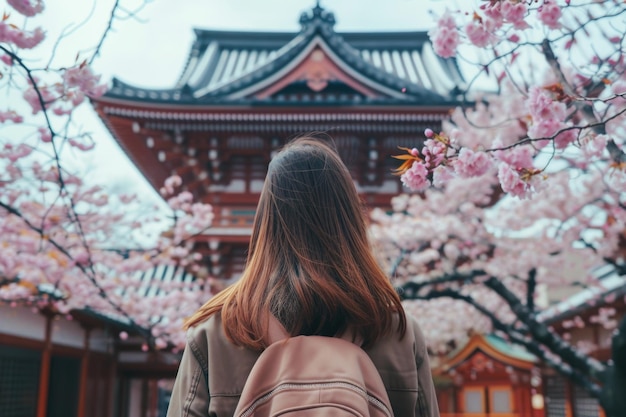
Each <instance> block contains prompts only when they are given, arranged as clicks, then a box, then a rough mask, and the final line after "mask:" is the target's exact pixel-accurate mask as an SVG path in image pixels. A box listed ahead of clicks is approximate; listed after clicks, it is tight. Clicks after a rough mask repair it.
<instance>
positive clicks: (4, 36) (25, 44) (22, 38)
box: [0, 20, 45, 49]
mask: <svg viewBox="0 0 626 417" xmlns="http://www.w3.org/2000/svg"><path fill="white" fill-rule="evenodd" d="M44 38H45V33H44V31H43V30H42V29H41V28H36V29H34V30H33V31H22V30H20V29H18V28H17V27H15V26H12V25H10V24H8V23H7V22H6V21H5V20H0V42H4V43H10V44H14V45H15V46H17V47H18V48H22V49H32V48H34V47H36V46H37V45H39V44H40V43H41V41H43V40H44Z"/></svg>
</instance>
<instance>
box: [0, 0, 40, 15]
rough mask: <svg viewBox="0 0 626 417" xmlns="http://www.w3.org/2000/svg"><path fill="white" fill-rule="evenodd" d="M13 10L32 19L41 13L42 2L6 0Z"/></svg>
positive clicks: (36, 0)
mask: <svg viewBox="0 0 626 417" xmlns="http://www.w3.org/2000/svg"><path fill="white" fill-rule="evenodd" d="M7 3H8V4H10V5H11V6H12V7H13V8H14V9H15V10H17V11H18V12H19V13H21V14H23V15H24V16H28V17H32V16H35V15H36V14H38V13H41V12H42V11H43V1H42V0H7Z"/></svg>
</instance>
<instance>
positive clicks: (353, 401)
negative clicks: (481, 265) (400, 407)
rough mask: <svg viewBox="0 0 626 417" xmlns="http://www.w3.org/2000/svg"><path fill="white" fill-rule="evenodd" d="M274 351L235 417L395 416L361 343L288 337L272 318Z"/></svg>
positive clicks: (260, 363) (258, 367)
mask: <svg viewBox="0 0 626 417" xmlns="http://www.w3.org/2000/svg"><path fill="white" fill-rule="evenodd" d="M270 320H271V321H270V335H269V338H268V339H269V342H270V346H269V347H268V348H267V349H266V350H265V351H263V353H262V354H261V356H260V357H259V358H258V360H257V361H256V363H255V364H254V367H253V368H252V371H251V372H250V375H249V376H248V379H247V381H246V384H245V386H244V388H243V392H242V394H241V398H240V399H239V403H238V405H237V409H236V411H235V417H250V416H254V417H265V416H285V417H287V416H304V417H316V416H332V417H342V416H346V417H348V416H350V417H354V416H381V417H392V416H393V410H392V408H391V405H390V402H389V397H388V396H387V391H386V390H385V385H384V384H383V381H382V379H381V377H380V374H379V373H378V370H377V369H376V367H375V366H374V363H373V362H372V360H371V359H370V358H369V356H368V355H367V354H366V353H365V351H364V350H363V349H361V348H360V347H359V346H357V345H356V344H354V343H352V342H350V341H348V340H344V339H341V338H337V337H324V336H297V337H291V338H290V337H288V336H287V334H286V332H285V330H284V328H283V327H282V325H280V323H279V322H278V320H276V319H275V318H273V317H271V318H270Z"/></svg>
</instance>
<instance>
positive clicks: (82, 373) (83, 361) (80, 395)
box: [77, 328, 91, 417]
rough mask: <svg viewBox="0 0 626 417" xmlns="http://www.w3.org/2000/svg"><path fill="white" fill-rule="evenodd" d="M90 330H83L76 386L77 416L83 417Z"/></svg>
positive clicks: (87, 375) (87, 374)
mask: <svg viewBox="0 0 626 417" xmlns="http://www.w3.org/2000/svg"><path fill="white" fill-rule="evenodd" d="M90 334H91V329H88V328H85V341H84V343H83V354H82V357H81V360H80V382H79V385H78V415H77V417H85V399H86V397H87V378H88V377H89V336H90Z"/></svg>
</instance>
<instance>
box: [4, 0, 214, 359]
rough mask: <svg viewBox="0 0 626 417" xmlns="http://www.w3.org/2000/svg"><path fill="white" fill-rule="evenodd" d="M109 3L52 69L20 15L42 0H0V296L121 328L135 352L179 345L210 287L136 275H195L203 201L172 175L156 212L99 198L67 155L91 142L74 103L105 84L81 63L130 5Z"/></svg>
mask: <svg viewBox="0 0 626 417" xmlns="http://www.w3.org/2000/svg"><path fill="white" fill-rule="evenodd" d="M119 3H120V2H115V5H114V6H113V10H112V11H111V15H110V19H109V22H108V25H107V29H106V30H105V32H104V34H103V35H102V37H101V39H100V41H99V43H98V44H97V46H96V47H95V48H94V50H93V52H92V53H91V54H90V55H89V56H81V55H80V54H78V55H77V58H76V60H75V61H73V62H69V63H62V64H59V65H52V64H51V63H52V62H53V58H54V56H53V55H54V53H55V50H53V51H52V52H51V53H50V54H51V55H52V56H50V57H49V60H48V62H47V63H46V62H45V61H44V60H43V59H44V57H43V55H44V54H46V53H48V52H46V51H45V50H44V51H38V50H37V48H38V47H40V45H41V43H42V41H44V39H45V36H46V31H45V30H44V29H43V28H42V27H38V26H33V23H32V19H34V18H36V17H37V16H38V15H39V14H40V13H42V12H43V11H44V3H43V1H41V0H7V4H6V6H7V11H6V12H5V13H4V15H3V17H2V20H0V61H1V62H0V90H2V94H3V95H4V96H5V97H7V100H1V101H0V303H7V304H9V305H11V306H18V305H28V306H32V307H33V308H36V309H39V310H44V309H45V310H47V311H51V312H53V313H55V314H62V315H67V314H69V313H71V312H72V311H81V310H83V311H84V310H90V311H93V312H96V313H97V314H100V315H105V316H109V317H111V318H114V319H116V320H119V321H121V322H123V323H125V324H127V325H128V326H130V327H131V328H133V329H134V330H135V331H136V332H137V333H139V334H140V335H142V336H143V337H144V338H145V340H146V344H145V345H144V346H145V348H146V349H147V348H167V347H169V348H180V347H182V346H183V345H184V333H183V331H182V322H183V320H184V319H185V316H187V315H189V314H190V313H191V312H192V311H193V310H194V309H196V308H197V307H199V306H200V305H201V304H202V303H203V302H204V301H206V299H207V298H208V297H209V296H210V294H209V293H210V286H209V285H205V283H204V282H202V281H200V280H193V279H187V280H183V279H178V280H171V281H169V282H163V281H159V280H153V281H149V282H147V281H146V280H143V279H141V276H142V274H143V273H145V272H146V271H150V270H151V269H153V268H155V267H156V266H160V265H172V266H178V267H181V268H187V269H189V270H190V272H191V273H193V272H194V271H197V270H198V269H197V267H196V266H195V263H196V262H197V261H198V260H199V259H200V255H199V254H197V253H194V252H193V238H194V236H196V235H197V234H199V233H202V232H203V231H204V230H205V229H206V228H208V227H209V226H210V224H211V221H212V218H213V213H212V210H211V207H210V206H207V205H204V204H200V203H194V202H193V198H192V195H191V194H190V193H189V192H187V191H184V187H183V185H182V184H181V179H180V178H179V177H171V178H169V179H168V180H167V181H166V183H165V184H164V186H163V188H162V189H161V194H162V196H163V198H164V199H165V200H166V203H167V207H166V208H165V209H164V208H163V207H160V206H157V207H151V206H149V205H147V204H146V203H144V202H141V201H140V199H139V198H138V197H137V196H135V195H113V194H109V193H107V192H106V189H105V188H104V187H102V186H99V185H93V181H87V180H86V179H85V178H82V177H81V173H80V172H75V171H76V169H75V168H73V166H72V163H71V159H72V158H80V156H81V155H82V154H84V153H87V152H97V149H98V147H97V142H98V138H94V137H92V135H91V134H90V133H89V132H87V131H84V130H82V129H81V127H80V123H79V121H77V118H78V116H76V110H77V109H78V108H80V106H84V105H88V104H87V101H88V100H89V98H94V97H98V96H100V95H102V94H103V93H104V92H105V91H106V89H107V86H106V84H104V83H102V82H101V80H100V76H98V75H97V74H95V73H94V72H93V71H92V69H91V64H92V62H93V60H94V59H95V58H96V57H97V56H98V54H99V52H100V48H101V46H102V43H103V42H104V40H105V38H106V35H107V33H108V31H109V30H110V28H111V27H112V24H113V23H114V21H115V19H116V18H118V17H120V16H122V15H124V16H126V17H132V16H133V15H134V13H135V12H136V10H125V9H123V8H122V6H121V5H120V4H119ZM61 40H62V39H61V38H59V40H57V43H56V44H55V49H56V47H57V46H58V45H59V42H60V41H61ZM42 62H43V63H42ZM181 304H184V305H186V306H188V309H180V308H179V307H180V305H181ZM122 336H124V335H122Z"/></svg>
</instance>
